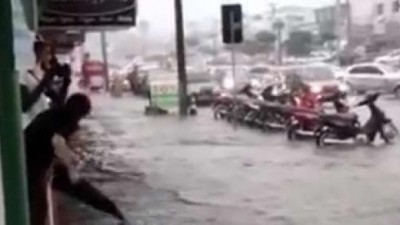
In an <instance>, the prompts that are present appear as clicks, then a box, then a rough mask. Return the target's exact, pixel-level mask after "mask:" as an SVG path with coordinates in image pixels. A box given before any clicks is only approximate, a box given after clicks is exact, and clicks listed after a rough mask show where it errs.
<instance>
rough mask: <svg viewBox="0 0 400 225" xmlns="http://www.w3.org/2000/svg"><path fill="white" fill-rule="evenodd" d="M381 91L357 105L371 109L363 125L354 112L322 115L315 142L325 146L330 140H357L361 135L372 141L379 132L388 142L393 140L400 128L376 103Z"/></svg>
mask: <svg viewBox="0 0 400 225" xmlns="http://www.w3.org/2000/svg"><path fill="white" fill-rule="evenodd" d="M378 98H379V93H375V94H370V95H367V96H366V97H365V99H364V100H363V101H361V102H360V103H358V104H357V105H356V106H357V107H359V106H366V107H368V108H369V110H370V118H369V119H368V120H367V122H366V123H365V124H364V125H363V126H362V125H361V124H360V122H359V120H358V116H357V115H356V114H354V113H345V114H343V113H342V114H341V113H339V114H334V115H322V116H321V122H320V126H319V127H318V129H317V130H316V132H315V142H316V145H317V146H318V147H321V146H324V145H325V144H327V143H328V140H332V141H336V142H337V141H345V140H350V139H353V140H356V139H357V138H359V137H362V136H364V137H366V138H367V140H368V142H369V143H372V142H373V141H374V139H375V136H376V135H377V134H378V133H379V134H380V136H381V138H382V139H383V140H384V141H385V142H386V143H389V142H391V141H392V140H393V139H394V138H395V137H396V136H398V135H399V130H398V129H397V127H396V126H395V125H394V124H393V122H392V120H391V119H389V118H387V116H386V115H385V113H384V112H383V111H382V110H381V109H380V108H379V107H378V106H377V105H376V101H377V99H378Z"/></svg>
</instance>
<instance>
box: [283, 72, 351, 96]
mask: <svg viewBox="0 0 400 225" xmlns="http://www.w3.org/2000/svg"><path fill="white" fill-rule="evenodd" d="M282 74H283V76H284V78H283V80H284V82H285V85H286V86H287V88H289V89H290V90H295V89H297V88H298V87H299V85H301V86H302V85H306V86H308V87H309V88H310V89H311V91H312V92H314V93H316V94H319V95H321V96H325V95H331V94H337V93H339V94H343V95H346V94H347V92H348V86H347V85H346V84H345V83H343V82H341V81H339V80H338V79H337V78H336V77H335V71H334V70H333V69H332V67H328V66H324V65H304V66H293V67H289V68H284V69H283V71H282Z"/></svg>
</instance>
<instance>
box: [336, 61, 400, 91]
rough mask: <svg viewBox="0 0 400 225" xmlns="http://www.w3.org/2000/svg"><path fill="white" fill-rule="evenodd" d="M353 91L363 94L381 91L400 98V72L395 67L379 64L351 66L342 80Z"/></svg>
mask: <svg viewBox="0 0 400 225" xmlns="http://www.w3.org/2000/svg"><path fill="white" fill-rule="evenodd" d="M341 79H342V80H343V81H344V82H346V83H347V84H348V85H349V87H350V88H351V90H352V91H355V92H358V93H363V92H367V91H379V92H382V93H388V94H389V93H390V94H395V95H396V97H400V71H399V70H397V69H396V68H395V67H392V66H389V65H383V64H378V63H364V64H358V65H354V66H351V67H349V68H348V69H347V73H346V75H345V76H344V77H343V78H341Z"/></svg>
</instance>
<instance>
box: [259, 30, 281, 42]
mask: <svg viewBox="0 0 400 225" xmlns="http://www.w3.org/2000/svg"><path fill="white" fill-rule="evenodd" d="M255 39H256V40H257V41H258V42H261V43H264V44H267V45H272V44H274V43H275V41H276V35H275V34H274V33H272V32H269V31H260V32H258V33H257V34H256V36H255Z"/></svg>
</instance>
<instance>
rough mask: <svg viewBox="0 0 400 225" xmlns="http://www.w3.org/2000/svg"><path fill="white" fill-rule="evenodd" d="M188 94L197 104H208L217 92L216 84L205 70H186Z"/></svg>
mask: <svg viewBox="0 0 400 225" xmlns="http://www.w3.org/2000/svg"><path fill="white" fill-rule="evenodd" d="M187 79H188V94H189V96H191V97H194V98H195V100H196V103H197V105H200V106H204V105H210V104H211V103H212V102H213V100H214V97H215V96H216V95H217V94H218V91H219V88H218V85H217V83H216V82H215V81H213V79H212V78H211V75H210V74H209V73H208V72H206V71H188V73H187Z"/></svg>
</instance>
